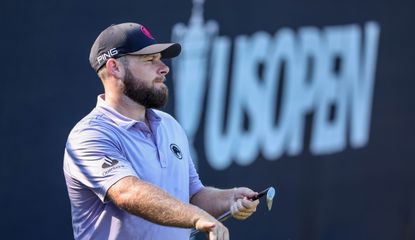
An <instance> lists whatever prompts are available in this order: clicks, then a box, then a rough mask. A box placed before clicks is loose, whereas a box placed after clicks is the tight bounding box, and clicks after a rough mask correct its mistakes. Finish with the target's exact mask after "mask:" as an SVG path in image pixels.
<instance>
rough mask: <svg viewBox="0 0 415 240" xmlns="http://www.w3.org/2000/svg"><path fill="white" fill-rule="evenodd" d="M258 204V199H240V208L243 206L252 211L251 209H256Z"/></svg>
mask: <svg viewBox="0 0 415 240" xmlns="http://www.w3.org/2000/svg"><path fill="white" fill-rule="evenodd" d="M258 204H259V200H255V201H251V200H247V199H242V200H241V206H242V208H244V209H246V210H248V211H252V210H253V209H256V207H257V206H258Z"/></svg>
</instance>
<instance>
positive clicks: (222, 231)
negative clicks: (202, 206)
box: [195, 216, 229, 240]
mask: <svg viewBox="0 0 415 240" xmlns="http://www.w3.org/2000/svg"><path fill="white" fill-rule="evenodd" d="M195 228H196V229H197V230H199V231H201V232H206V233H208V234H209V240H229V231H228V229H227V228H226V227H225V226H224V225H223V224H222V223H221V222H219V221H217V220H216V219H215V218H213V217H211V216H209V217H202V218H200V219H199V220H197V222H196V225H195Z"/></svg>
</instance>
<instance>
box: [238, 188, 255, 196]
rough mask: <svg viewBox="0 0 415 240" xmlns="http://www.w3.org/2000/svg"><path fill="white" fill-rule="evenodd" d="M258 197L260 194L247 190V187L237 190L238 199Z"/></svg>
mask: <svg viewBox="0 0 415 240" xmlns="http://www.w3.org/2000/svg"><path fill="white" fill-rule="evenodd" d="M256 195H258V193H257V192H254V191H253V190H251V189H249V188H246V187H240V188H236V194H235V196H236V197H237V198H243V197H248V198H253V197H255V196H256Z"/></svg>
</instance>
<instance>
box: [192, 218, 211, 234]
mask: <svg viewBox="0 0 415 240" xmlns="http://www.w3.org/2000/svg"><path fill="white" fill-rule="evenodd" d="M214 227H215V223H214V222H212V221H207V220H203V219H201V220H199V221H197V222H196V226H195V228H196V229H197V230H199V231H201V232H209V231H210V230H211V229H212V228H214Z"/></svg>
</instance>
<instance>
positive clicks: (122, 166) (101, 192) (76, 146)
mask: <svg viewBox="0 0 415 240" xmlns="http://www.w3.org/2000/svg"><path fill="white" fill-rule="evenodd" d="M64 170H65V172H66V174H68V175H69V176H70V177H72V178H74V179H76V180H77V181H79V182H80V183H81V184H83V185H84V186H86V187H87V188H89V189H91V190H92V191H93V192H94V193H95V194H96V195H97V196H98V197H99V199H100V200H101V201H102V202H105V196H106V194H107V191H108V189H109V188H110V187H111V186H112V185H113V184H114V183H116V182H117V181H119V180H120V179H121V178H124V177H126V176H136V177H137V175H136V173H135V171H134V169H133V168H132V166H131V163H130V162H129V161H128V160H127V159H126V158H125V156H124V154H122V151H121V147H120V144H119V143H118V142H117V137H116V135H115V134H114V133H112V132H111V131H110V130H109V129H105V128H98V127H87V128H83V129H82V130H78V131H76V132H73V133H71V134H70V136H69V138H68V141H67V143H66V148H65V156H64Z"/></svg>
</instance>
